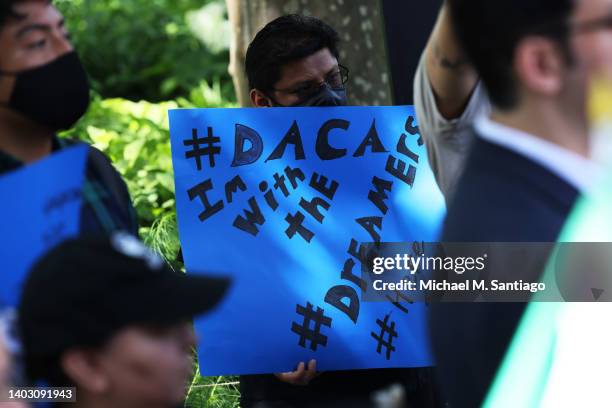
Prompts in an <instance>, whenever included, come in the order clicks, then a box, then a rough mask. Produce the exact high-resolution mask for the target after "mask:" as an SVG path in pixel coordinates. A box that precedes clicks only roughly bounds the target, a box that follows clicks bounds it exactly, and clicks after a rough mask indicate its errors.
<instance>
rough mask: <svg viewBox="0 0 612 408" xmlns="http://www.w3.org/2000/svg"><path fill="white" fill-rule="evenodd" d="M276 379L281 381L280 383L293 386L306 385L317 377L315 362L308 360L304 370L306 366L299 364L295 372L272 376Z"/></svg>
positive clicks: (302, 363)
mask: <svg viewBox="0 0 612 408" xmlns="http://www.w3.org/2000/svg"><path fill="white" fill-rule="evenodd" d="M274 375H275V376H276V378H278V379H279V380H281V381H282V382H286V383H289V384H293V385H302V386H303V385H308V384H309V383H310V381H312V379H313V378H315V377H316V376H318V375H319V374H318V373H317V362H316V361H315V360H310V361H309V362H308V368H306V364H304V362H301V363H300V364H298V366H297V370H295V371H293V372H288V373H279V374H274Z"/></svg>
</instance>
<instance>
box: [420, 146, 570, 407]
mask: <svg viewBox="0 0 612 408" xmlns="http://www.w3.org/2000/svg"><path fill="white" fill-rule="evenodd" d="M577 196H578V191H577V190H576V189H575V188H574V187H573V186H571V185H570V184H568V183H567V182H566V181H564V180H563V179H561V178H560V177H558V176H557V175H555V174H553V173H552V172H550V171H549V170H548V169H546V168H544V167H542V166H540V165H539V164H537V163H535V162H533V161H531V160H530V159H527V158H525V157H523V156H521V155H519V154H517V153H514V152H512V151H510V150H508V149H506V148H504V147H500V146H497V145H494V144H491V143H489V142H486V141H484V140H482V139H481V138H480V137H476V138H475V141H474V143H473V145H472V148H471V151H470V154H469V155H468V158H467V162H466V167H465V170H464V172H463V174H462V176H461V178H460V180H459V182H458V184H457V190H456V193H455V196H454V198H453V200H452V201H451V203H450V204H449V208H448V214H447V218H446V221H445V226H444V232H443V235H442V241H443V242H555V241H556V239H557V237H558V235H559V233H560V230H561V227H562V226H563V224H564V222H565V219H566V218H567V216H568V214H569V212H570V210H571V208H572V206H573V204H574V202H575V201H576V198H577ZM541 255H542V254H540V256H541ZM545 258H547V257H546V256H545ZM541 261H542V262H541V263H542V264H544V263H545V261H546V259H541ZM541 272H542V271H541V270H539V271H537V273H536V274H535V276H532V278H533V279H535V280H537V279H538V278H539V276H538V274H541ZM525 306H526V304H525V303H486V304H485V303H448V304H437V305H432V307H431V309H430V327H431V335H432V343H433V349H434V353H435V356H436V361H437V374H438V378H439V382H440V385H441V387H442V391H443V394H444V395H445V397H446V399H447V400H448V401H449V402H450V406H451V407H453V408H459V407H469V408H473V407H478V406H480V404H481V403H482V402H483V400H484V398H485V397H486V394H487V391H488V389H489V386H490V385H491V382H492V380H493V379H494V377H495V374H496V371H497V368H498V366H499V364H500V363H501V360H502V358H503V356H504V353H505V351H506V348H507V346H508V344H509V342H510V340H511V339H512V336H513V334H514V330H515V329H516V326H517V324H518V322H519V319H520V317H521V315H522V313H523V311H524V309H525Z"/></svg>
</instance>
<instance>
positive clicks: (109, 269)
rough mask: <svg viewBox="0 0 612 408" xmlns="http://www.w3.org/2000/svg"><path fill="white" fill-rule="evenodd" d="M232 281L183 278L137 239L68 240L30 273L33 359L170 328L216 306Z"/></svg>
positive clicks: (25, 323)
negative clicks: (145, 329)
mask: <svg viewBox="0 0 612 408" xmlns="http://www.w3.org/2000/svg"><path fill="white" fill-rule="evenodd" d="M228 286H229V281H228V279H225V278H214V277H210V276H203V275H200V274H193V273H189V274H184V273H182V272H175V271H173V270H171V269H170V268H168V266H167V265H166V263H165V262H164V261H163V260H162V259H161V258H160V257H158V256H157V255H155V254H154V253H153V252H152V251H150V250H149V249H148V248H146V247H145V246H144V245H143V244H142V243H141V242H140V241H139V240H138V239H136V238H135V237H133V236H131V235H129V234H126V233H116V234H114V235H112V236H111V237H109V238H100V237H88V238H78V239H75V240H69V241H66V242H64V243H62V244H60V245H59V246H58V247H56V248H55V249H53V250H52V251H50V252H49V253H48V254H47V255H46V256H44V257H43V258H42V259H41V260H39V261H38V262H37V263H36V265H35V266H34V267H33V269H32V270H31V272H30V274H29V276H28V277H27V278H26V281H25V283H24V286H23V290H22V296H21V299H20V304H19V309H18V315H19V316H18V319H19V329H20V334H21V337H22V339H21V340H22V343H23V349H24V353H25V356H26V361H27V360H28V359H36V358H37V356H39V357H41V358H43V357H44V358H48V357H50V356H59V355H60V354H61V353H63V352H64V351H66V350H68V349H70V348H73V347H96V346H101V345H103V344H104V343H105V342H106V341H107V340H109V339H110V338H111V337H112V336H113V335H114V334H116V333H117V332H118V331H120V330H121V329H123V328H125V327H127V326H132V325H145V326H148V325H151V326H156V327H165V326H171V325H174V324H177V323H181V322H184V321H186V320H189V319H190V318H192V317H194V316H196V315H199V314H201V313H203V312H206V311H208V310H210V309H212V308H213V307H215V306H216V305H217V304H218V303H219V302H220V301H221V299H222V298H223V295H224V294H225V292H226V290H227V288H228Z"/></svg>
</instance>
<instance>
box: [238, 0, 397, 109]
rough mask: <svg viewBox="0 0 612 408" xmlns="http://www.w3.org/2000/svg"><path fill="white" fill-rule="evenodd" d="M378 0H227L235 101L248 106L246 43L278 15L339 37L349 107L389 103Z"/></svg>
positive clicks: (383, 32) (387, 70) (389, 86)
mask: <svg viewBox="0 0 612 408" xmlns="http://www.w3.org/2000/svg"><path fill="white" fill-rule="evenodd" d="M380 1H381V0H327V1H326V0H289V1H286V0H226V2H227V8H228V15H229V18H230V22H231V24H232V34H233V39H232V46H231V49H230V67H229V71H230V74H231V75H232V77H233V79H234V85H235V87H236V95H237V97H238V102H239V103H240V104H241V105H242V106H249V105H250V99H249V96H248V93H249V89H248V84H247V81H246V78H245V73H244V57H245V54H246V49H247V47H248V44H249V43H250V41H251V40H252V39H253V37H254V36H255V34H256V33H257V31H259V30H260V29H261V28H263V26H264V25H266V24H267V23H268V22H270V21H271V20H273V19H275V18H276V17H279V16H281V15H283V14H289V13H298V14H305V15H311V16H314V17H317V18H320V19H321V20H323V21H325V22H327V23H328V24H330V25H331V26H332V27H334V28H335V29H336V30H337V31H338V33H339V34H340V38H341V43H340V63H341V64H343V65H345V66H347V67H348V68H349V70H350V75H349V83H348V84H347V88H348V95H349V104H351V105H390V104H391V103H392V95H391V85H390V74H389V64H388V59H387V52H386V47H385V29H384V19H383V15H382V11H381V4H380Z"/></svg>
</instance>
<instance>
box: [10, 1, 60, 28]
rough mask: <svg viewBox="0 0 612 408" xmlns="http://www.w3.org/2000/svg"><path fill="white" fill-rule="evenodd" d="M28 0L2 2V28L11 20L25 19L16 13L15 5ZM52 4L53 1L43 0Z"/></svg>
mask: <svg viewBox="0 0 612 408" xmlns="http://www.w3.org/2000/svg"><path fill="white" fill-rule="evenodd" d="M24 1H26V0H0V27H2V26H4V24H5V23H6V21H7V20H8V19H9V18H17V19H19V18H23V16H22V15H21V14H18V13H16V12H15V9H14V8H15V5H16V4H18V3H23V2H24ZM41 1H45V2H46V3H51V1H52V0H41Z"/></svg>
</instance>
